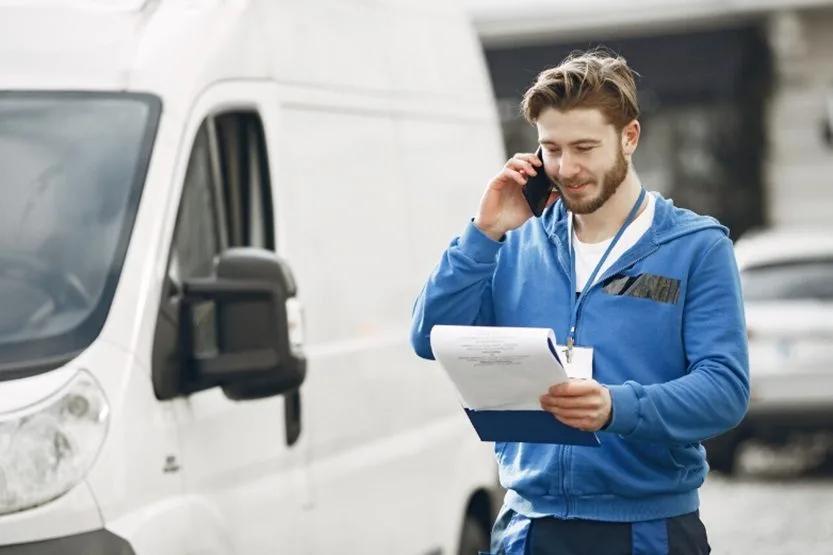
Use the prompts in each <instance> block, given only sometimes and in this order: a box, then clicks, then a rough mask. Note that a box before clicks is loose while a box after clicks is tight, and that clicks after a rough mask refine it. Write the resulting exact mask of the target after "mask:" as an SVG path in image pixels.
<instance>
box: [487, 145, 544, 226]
mask: <svg viewBox="0 0 833 555" xmlns="http://www.w3.org/2000/svg"><path fill="white" fill-rule="evenodd" d="M536 177H537V178H538V179H537V181H538V182H539V183H540V182H541V181H542V180H541V178H542V177H543V178H546V174H545V173H544V164H543V162H542V161H541V159H540V158H539V157H538V156H537V155H536V154H531V153H530V154H527V153H520V154H516V155H515V156H513V157H512V158H510V159H509V161H508V162H506V164H505V165H504V167H503V169H502V170H501V171H500V173H498V174H497V176H495V178H494V179H492V181H491V182H490V183H489V186H488V187H487V188H486V192H485V193H483V197H482V198H481V199H480V209H479V211H478V213H477V216H475V218H474V225H476V226H477V228H478V229H480V231H482V232H483V233H484V234H486V235H487V236H489V237H490V238H492V239H494V240H495V241H499V240H500V239H501V238H502V237H503V236H504V235H505V234H506V232H508V231H511V230H513V229H516V228H518V227H520V226H522V225H523V224H524V222H526V221H527V220H528V219H529V218H531V217H532V216H533V212H532V208H531V206H530V200H528V197H527V196H525V195H524V187H525V186H526V185H527V183H528V182H530V181H531V180H533V179H535V178H536ZM547 191H548V193H547V203H546V204H547V206H549V205H550V204H552V203H553V202H555V200H556V199H557V198H558V193H556V192H555V191H551V192H550V191H549V187H547Z"/></svg>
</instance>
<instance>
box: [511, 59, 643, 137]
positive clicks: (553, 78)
mask: <svg viewBox="0 0 833 555" xmlns="http://www.w3.org/2000/svg"><path fill="white" fill-rule="evenodd" d="M636 76H637V73H636V72H634V71H633V70H632V69H631V68H630V67H628V63H627V61H626V60H625V59H624V58H623V57H621V56H617V55H615V54H613V53H610V52H608V51H606V50H603V49H594V50H590V51H586V52H573V53H572V54H570V55H569V56H568V57H567V58H565V59H564V60H563V61H562V62H561V64H559V65H558V66H556V67H554V68H550V69H546V70H544V71H542V72H541V73H540V74H538V77H537V79H536V80H535V83H534V84H533V85H532V87H530V88H529V90H527V91H526V93H525V94H524V96H523V100H522V101H521V110H522V112H523V115H524V117H525V118H526V120H527V121H529V122H530V123H534V122H535V121H536V120H537V119H538V117H539V116H540V115H541V112H543V111H544V110H545V109H547V108H555V109H556V110H560V111H567V110H571V109H575V108H596V109H598V110H601V112H602V114H604V116H605V117H606V118H607V121H608V123H610V124H612V125H613V126H614V127H616V130H617V131H621V130H622V129H623V128H624V127H625V126H626V125H627V124H628V123H630V122H631V121H633V120H635V119H636V118H637V117H639V104H638V102H637V96H636Z"/></svg>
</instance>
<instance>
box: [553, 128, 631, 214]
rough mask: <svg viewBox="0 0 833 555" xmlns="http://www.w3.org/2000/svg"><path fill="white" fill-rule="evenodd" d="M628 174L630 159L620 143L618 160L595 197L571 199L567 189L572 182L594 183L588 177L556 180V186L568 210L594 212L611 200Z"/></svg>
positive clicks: (605, 176)
mask: <svg viewBox="0 0 833 555" xmlns="http://www.w3.org/2000/svg"><path fill="white" fill-rule="evenodd" d="M627 175H628V161H627V160H626V159H625V153H624V152H622V147H621V145H620V146H619V152H618V154H617V157H616V162H614V164H613V167H611V168H610V169H609V170H608V171H607V172H605V174H604V176H602V179H601V189H600V190H599V193H598V194H597V195H596V196H595V197H593V198H589V199H581V200H571V199H570V197H569V189H567V186H568V185H571V184H580V183H592V181H588V180H587V179H586V178H574V179H569V180H567V179H564V180H556V181H555V186H556V188H557V189H558V192H559V193H560V194H561V200H562V202H563V203H564V206H565V207H566V208H567V210H569V211H570V212H572V213H573V214H592V213H593V212H595V211H596V210H598V209H599V208H601V207H602V206H604V204H605V203H606V202H607V201H608V200H610V197H612V196H613V195H614V193H616V190H617V189H618V188H619V186H620V185H621V184H622V183H623V182H624V181H625V178H626V177H627ZM565 190H566V194H565Z"/></svg>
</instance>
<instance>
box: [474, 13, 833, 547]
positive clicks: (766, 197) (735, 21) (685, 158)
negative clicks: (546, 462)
mask: <svg viewBox="0 0 833 555" xmlns="http://www.w3.org/2000/svg"><path fill="white" fill-rule="evenodd" d="M464 3H465V5H466V8H467V10H468V12H469V14H470V16H471V18H472V20H473V22H474V24H475V27H476V29H477V32H478V35H479V37H480V40H481V42H482V46H483V49H484V52H485V55H486V59H487V63H488V67H489V72H490V76H491V79H492V86H493V89H494V94H495V97H496V99H497V102H498V107H499V111H500V118H501V123H502V129H503V138H504V145H505V148H506V152H507V154H509V155H511V154H512V153H515V152H531V151H533V150H534V149H535V146H536V143H537V135H536V130H535V128H534V127H533V126H530V125H529V124H528V123H527V122H526V121H524V119H523V117H522V116H521V115H520V110H519V101H520V98H521V96H522V94H523V92H524V91H525V90H526V88H527V87H528V86H529V85H530V84H531V83H532V82H533V80H534V79H535V76H536V75H537V74H538V72H540V71H541V70H543V69H545V68H547V67H550V66H554V65H557V64H558V62H559V61H560V60H561V59H562V58H563V57H564V56H566V55H567V54H568V53H570V52H571V51H572V50H574V49H585V48H588V47H593V46H599V45H601V46H605V47H608V48H610V49H612V50H614V51H615V52H617V53H619V54H621V55H623V56H624V57H625V58H626V59H627V60H628V62H629V63H630V65H631V66H632V67H633V68H634V69H635V70H636V71H637V72H638V73H639V74H640V75H641V78H640V80H639V83H638V84H639V89H640V90H639V100H640V103H641V108H642V116H641V123H642V130H643V131H642V133H643V134H642V137H641V139H640V144H639V148H638V149H637V152H636V154H635V155H634V164H635V167H636V169H637V171H638V173H639V175H640V177H641V179H642V181H643V183H644V184H645V185H646V187H647V188H648V189H651V190H657V191H660V192H661V193H663V194H664V195H665V196H667V197H671V198H672V199H673V200H674V202H675V204H677V205H679V206H683V207H686V208H690V209H692V210H694V211H696V212H699V213H702V214H710V215H712V216H714V217H716V218H718V219H719V220H720V221H721V222H722V223H723V224H725V225H727V226H728V227H729V228H730V230H731V235H732V238H733V239H735V240H736V248H737V254H738V260H739V264H740V266H741V270H742V279H743V284H744V292H745V297H746V299H745V302H746V309H747V320H748V322H747V323H748V327H749V334H750V337H749V341H750V358H751V363H750V364H751V369H750V370H751V374H752V402H751V406H750V410H749V413H748V415H747V417H746V419H745V420H744V422H743V423H742V424H741V425H740V426H739V427H738V428H737V429H736V430H733V431H732V432H730V433H728V434H726V435H724V436H721V437H720V438H716V439H715V440H713V441H711V442H709V443H708V444H707V447H708V449H709V460H710V463H711V465H712V469H713V472H712V474H711V476H710V478H709V480H708V483H707V484H706V487H705V488H704V490H703V519H704V521H705V522H706V524H707V525H708V526H709V532H710V535H711V538H712V547H713V552H714V553H718V554H730V553H731V554H738V555H740V554H749V553H756V554H763V553H766V554H773V555H774V554H784V555H787V554H789V555H792V554H811V553H812V554H822V553H824V554H828V553H833V525H831V524H830V523H831V522H832V521H833V481H831V476H833V464H831V460H832V458H831V455H830V452H831V451H830V445H831V441H830V436H829V433H830V431H831V430H833V308H831V306H833V304H831V301H832V300H833V233H831V222H833V218H832V217H831V215H830V211H831V208H833V187H831V185H833V183H831V175H833V140H831V137H832V136H833V132H831V117H833V59H831V53H833V2H830V1H824V0H819V1H790V0H780V1H779V0H718V1H714V0H687V1H685V2H682V1H679V2H672V1H660V0H631V1H629V2H618V1H615V0H560V1H548V2H547V1H542V0H537V1H536V0H464Z"/></svg>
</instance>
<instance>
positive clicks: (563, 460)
mask: <svg viewBox="0 0 833 555" xmlns="http://www.w3.org/2000/svg"><path fill="white" fill-rule="evenodd" d="M657 249H659V245H657V244H656V243H654V245H653V246H652V247H651V248H650V249H648V250H646V251H645V252H643V253H641V254H639V255H638V256H634V257H631V258H629V259H625V260H624V261H622V259H619V260H617V263H614V264H613V265H612V266H611V267H610V269H609V270H608V271H607V272H605V273H604V274H603V275H602V276H601V277H600V278H598V279H597V280H596V282H595V283H593V284H591V286H590V289H588V290H587V294H586V295H584V298H583V299H581V300H582V301H584V300H586V299H587V298H588V297H589V296H590V293H591V292H592V291H593V290H594V289H595V288H596V286H597V285H601V284H602V283H603V282H604V280H606V279H608V278H609V277H610V276H614V275H616V274H617V273H619V272H621V271H623V270H625V269H626V268H628V267H630V266H633V265H634V264H637V263H638V262H640V261H642V260H644V259H645V258H647V257H649V256H651V255H652V254H654V253H655V252H656V251H657ZM573 263H574V262H573V261H572V260H570V264H573ZM571 293H572V294H573V295H575V294H576V293H575V291H571ZM578 316H579V317H577V318H576V329H575V338H576V344H578V345H581V341H579V336H578V328H579V321H580V319H581V318H580V316H581V305H579V307H578ZM571 454H572V451H571V450H570V446H569V445H565V446H564V449H563V450H562V451H561V457H560V460H559V466H560V468H561V492H562V494H563V495H564V502H565V513H564V517H565V518H566V517H569V516H570V510H571V507H570V496H569V495H568V489H569V488H568V487H567V459H568V455H571Z"/></svg>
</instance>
